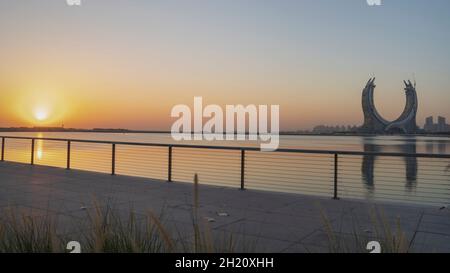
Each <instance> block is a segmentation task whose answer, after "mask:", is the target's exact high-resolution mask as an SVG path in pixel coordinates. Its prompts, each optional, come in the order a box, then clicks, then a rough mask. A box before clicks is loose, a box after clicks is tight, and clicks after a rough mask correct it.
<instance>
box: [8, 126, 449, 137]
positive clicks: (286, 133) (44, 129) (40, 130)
mask: <svg viewBox="0 0 450 273" xmlns="http://www.w3.org/2000/svg"><path fill="white" fill-rule="evenodd" d="M0 133H110V134H126V133H131V134H170V133H171V132H170V131H163V130H162V131H159V130H129V129H112V128H111V129H110V128H105V129H103V128H94V129H78V128H67V129H65V128H58V127H55V128H47V127H36V128H29V127H17V128H16V127H12V128H0ZM245 135H248V133H245ZM279 135H280V136H363V137H377V136H404V137H415V136H424V137H450V132H447V133H416V134H364V133H351V132H348V133H343V132H341V133H322V134H320V133H313V132H311V133H307V132H301V133H300V132H290V131H284V132H280V133H279Z"/></svg>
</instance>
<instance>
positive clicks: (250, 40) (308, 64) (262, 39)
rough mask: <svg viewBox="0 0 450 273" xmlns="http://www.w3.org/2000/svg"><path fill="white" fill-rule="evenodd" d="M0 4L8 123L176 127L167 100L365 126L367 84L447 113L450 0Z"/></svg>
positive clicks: (395, 112) (306, 125) (287, 121)
mask: <svg viewBox="0 0 450 273" xmlns="http://www.w3.org/2000/svg"><path fill="white" fill-rule="evenodd" d="M81 1H82V5H81V6H69V5H67V4H66V1H65V0H0V94H1V97H0V127H9V126H35V125H39V126H59V125H61V124H64V125H65V126H66V127H75V128H94V127H103V128H129V129H147V130H170V126H171V125H172V123H173V121H174V119H173V118H171V117H170V112H171V109H172V107H173V106H174V105H177V104H187V105H190V106H192V105H193V98H194V96H202V97H203V101H204V104H219V105H226V104H243V105H247V104H255V105H260V104H267V105H273V104H278V105H280V127H281V129H282V130H299V129H311V128H312V127H313V126H315V125H319V124H327V125H338V124H339V125H361V124H362V120H363V115H362V110H361V91H362V89H363V87H364V85H365V83H366V82H367V80H368V79H369V77H372V76H376V77H377V81H376V83H377V89H376V93H375V104H376V106H377V108H378V110H379V112H380V113H381V114H382V115H383V116H384V117H385V118H386V119H390V120H394V119H395V118H397V117H398V116H399V115H400V113H401V112H402V110H403V108H404V104H405V95H404V91H403V83H402V81H403V80H405V79H411V80H414V79H415V80H416V81H417V92H418V97H419V110H418V124H419V125H423V122H424V119H425V117H426V116H430V115H433V116H437V115H442V116H444V117H447V119H450V107H449V102H450V77H449V72H450V50H449V49H448V48H449V44H450V31H449V27H450V16H449V14H450V1H448V0H384V1H383V4H382V6H376V7H371V6H369V5H367V3H366V1H365V0H341V1H336V0H296V1H289V0H233V1H229V0H223V1H218V0H195V1H194V0H178V1H172V0H161V1H159V0H126V1H125V0H81Z"/></svg>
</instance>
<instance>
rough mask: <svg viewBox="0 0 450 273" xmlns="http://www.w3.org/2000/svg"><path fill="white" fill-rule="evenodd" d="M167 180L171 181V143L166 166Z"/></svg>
mask: <svg viewBox="0 0 450 273" xmlns="http://www.w3.org/2000/svg"><path fill="white" fill-rule="evenodd" d="M167 182H172V145H169V158H168V166H167Z"/></svg>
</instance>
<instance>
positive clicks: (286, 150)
mask: <svg viewBox="0 0 450 273" xmlns="http://www.w3.org/2000/svg"><path fill="white" fill-rule="evenodd" d="M0 138H2V139H26V140H47V141H62V142H79V143H98V144H116V145H133V146H151V147H174V148H192V149H212V150H238V151H242V150H244V151H261V149H260V148H259V147H248V146H243V147H237V146H219V145H194V144H170V143H147V142H124V141H108V140H88V139H73V138H46V137H23V136H0ZM274 152H280V153H304V154H329V155H335V154H337V155H361V156H364V155H370V156H389V157H422V158H449V159H450V154H424V153H396V152H363V151H341V150H312V149H292V148H280V149H277V150H275V151H274Z"/></svg>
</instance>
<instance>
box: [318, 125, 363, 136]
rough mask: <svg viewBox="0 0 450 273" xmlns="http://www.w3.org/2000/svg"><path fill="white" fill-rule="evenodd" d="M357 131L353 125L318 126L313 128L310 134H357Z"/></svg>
mask: <svg viewBox="0 0 450 273" xmlns="http://www.w3.org/2000/svg"><path fill="white" fill-rule="evenodd" d="M357 131H358V127H357V126H355V125H353V126H351V125H347V126H339V125H336V126H327V125H318V126H316V127H314V129H313V130H312V132H313V133H314V134H334V133H345V132H347V133H349V132H350V133H351V132H353V133H354V132H357Z"/></svg>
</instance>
